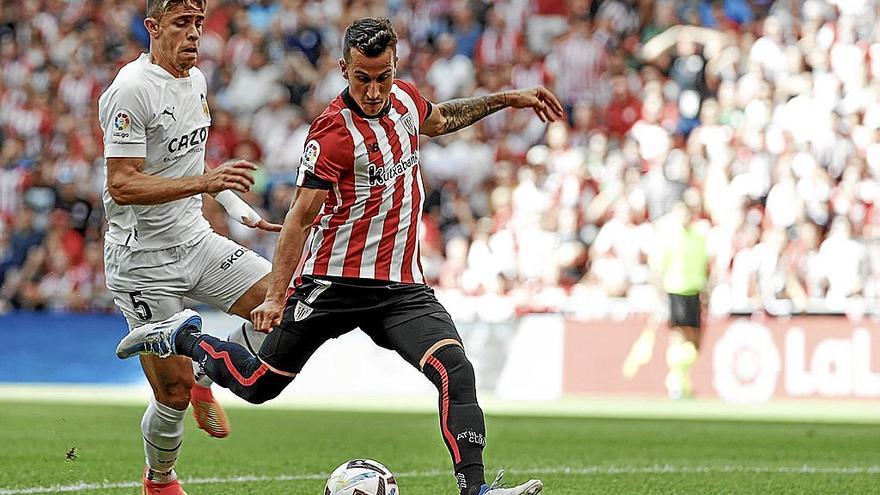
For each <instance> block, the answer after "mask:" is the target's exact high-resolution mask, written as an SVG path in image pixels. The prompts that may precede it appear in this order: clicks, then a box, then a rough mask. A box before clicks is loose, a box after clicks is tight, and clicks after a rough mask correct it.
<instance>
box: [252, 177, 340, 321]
mask: <svg viewBox="0 0 880 495" xmlns="http://www.w3.org/2000/svg"><path fill="white" fill-rule="evenodd" d="M326 198H327V190H325V189H312V188H308V187H298V188H296V193H294V195H293V203H292V204H291V206H290V210H288V212H287V216H285V217H284V226H283V228H282V229H281V236H280V237H279V238H278V244H276V245H275V256H274V258H272V273H271V274H270V275H269V290H268V292H266V299H265V300H264V301H263V303H262V304H260V305H259V306H257V307H256V308H255V309H254V310H253V311H251V321H252V322H253V324H254V329H255V330H257V331H258V332H270V331H271V330H272V327H273V326H275V325H278V324H279V323H281V313H282V311H284V299H285V296H286V295H287V288H288V287H290V279H291V278H292V277H293V272H294V271H295V270H296V267H297V265H298V264H299V259H300V257H301V256H302V252H303V245H304V244H305V242H306V238H307V237H308V235H309V229H310V228H311V227H312V223H313V222H314V221H315V217H317V216H318V212H320V211H321V205H322V204H324V200H325V199H326Z"/></svg>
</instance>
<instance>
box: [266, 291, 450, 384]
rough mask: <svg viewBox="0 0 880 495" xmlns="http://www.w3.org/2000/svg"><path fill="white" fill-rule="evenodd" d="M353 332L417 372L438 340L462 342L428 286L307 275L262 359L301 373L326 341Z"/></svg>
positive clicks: (272, 336)
mask: <svg viewBox="0 0 880 495" xmlns="http://www.w3.org/2000/svg"><path fill="white" fill-rule="evenodd" d="M355 328H360V329H361V330H362V331H363V332H364V333H366V334H367V335H369V336H370V338H371V339H373V342H375V343H376V344H378V345H379V346H381V347H384V348H386V349H391V350H393V351H396V352H397V353H398V354H400V356H401V357H403V359H405V360H406V361H407V362H408V363H410V364H412V365H413V366H415V367H416V368H418V367H419V361H420V360H421V358H422V357H423V356H424V354H425V353H426V352H427V351H428V350H429V349H430V348H431V347H432V346H433V345H434V344H436V343H437V342H439V341H441V340H446V339H453V340H455V341H456V342H458V343H461V337H460V336H459V335H458V330H456V328H455V324H454V323H453V322H452V318H451V317H450V316H449V313H447V312H446V309H444V308H443V305H441V304H440V302H439V301H437V298H436V297H435V296H434V291H433V289H431V288H430V287H428V286H427V285H422V284H402V283H396V282H387V281H379V280H369V279H352V278H341V277H319V278H315V277H310V276H306V277H303V280H302V283H301V284H300V285H298V286H297V287H296V290H295V291H294V293H293V295H291V296H290V298H288V300H287V306H286V307H285V308H284V314H283V316H282V319H281V324H280V325H279V326H278V327H276V328H275V330H273V331H272V332H271V333H269V334H268V335H267V336H266V340H265V342H263V345H262V347H260V353H259V357H260V359H261V360H262V361H263V362H265V363H266V364H268V365H269V366H272V367H273V368H275V369H278V370H280V371H286V372H289V373H299V372H300V371H302V368H303V365H305V363H306V361H308V360H309V358H310V357H311V356H312V354H314V353H315V351H316V350H317V349H318V347H320V346H321V345H322V344H323V343H324V342H326V341H327V340H329V339H335V338H337V337H339V336H340V335H343V334H345V333H348V332H350V331H352V330H354V329H355Z"/></svg>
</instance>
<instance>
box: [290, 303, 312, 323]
mask: <svg viewBox="0 0 880 495" xmlns="http://www.w3.org/2000/svg"><path fill="white" fill-rule="evenodd" d="M312 311H314V308H312V307H311V306H306V305H305V304H304V303H303V302H302V301H297V302H296V307H295V308H293V321H302V320H305V319H306V318H308V317H309V315H310V314H312Z"/></svg>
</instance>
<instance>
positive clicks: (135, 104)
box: [101, 85, 150, 158]
mask: <svg viewBox="0 0 880 495" xmlns="http://www.w3.org/2000/svg"><path fill="white" fill-rule="evenodd" d="M106 97H107V98H106V100H105V101H103V102H102V103H103V105H102V106H103V108H102V109H101V128H102V129H103V130H104V157H105V158H124V157H134V158H137V157H146V156H147V124H148V123H149V120H150V117H149V113H148V111H147V99H146V95H145V94H144V93H143V92H142V91H140V90H139V88H138V87H137V86H136V85H121V86H119V87H117V88H115V89H111V90H110V91H109V92H108V93H107V94H106Z"/></svg>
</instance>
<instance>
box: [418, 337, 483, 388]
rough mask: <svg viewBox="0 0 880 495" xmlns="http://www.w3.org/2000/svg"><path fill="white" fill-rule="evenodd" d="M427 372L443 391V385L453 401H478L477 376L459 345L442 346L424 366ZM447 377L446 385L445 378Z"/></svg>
mask: <svg viewBox="0 0 880 495" xmlns="http://www.w3.org/2000/svg"><path fill="white" fill-rule="evenodd" d="M424 372H425V374H426V375H427V376H428V379H429V380H431V381H432V382H433V383H434V385H435V386H436V387H437V388H438V390H440V392H441V393H443V387H444V386H445V387H446V392H445V393H447V394H448V395H449V400H450V401H452V402H474V401H476V377H475V374H474V366H473V365H472V364H471V362H470V360H469V359H468V357H467V355H466V354H465V352H464V349H463V348H462V347H461V346H458V345H449V346H446V347H443V348H441V349H440V350H438V351H437V352H435V353H434V355H433V356H432V358H430V359H428V361H427V363H426V364H425V368H424ZM444 376H445V377H446V379H445V382H446V385H444V383H443V382H444V378H443V377H444Z"/></svg>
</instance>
